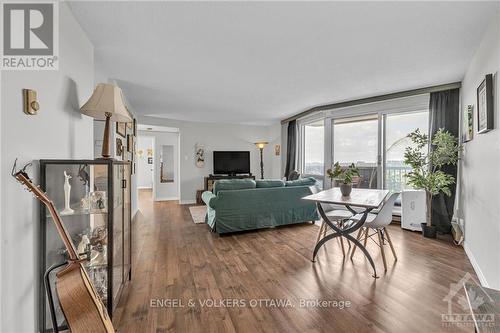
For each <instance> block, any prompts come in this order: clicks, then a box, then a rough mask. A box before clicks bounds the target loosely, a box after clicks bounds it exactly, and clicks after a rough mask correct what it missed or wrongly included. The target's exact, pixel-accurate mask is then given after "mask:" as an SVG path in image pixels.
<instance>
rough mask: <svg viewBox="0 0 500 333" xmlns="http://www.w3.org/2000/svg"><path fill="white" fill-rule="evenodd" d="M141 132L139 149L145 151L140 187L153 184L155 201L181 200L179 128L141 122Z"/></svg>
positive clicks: (141, 164) (141, 160)
mask: <svg viewBox="0 0 500 333" xmlns="http://www.w3.org/2000/svg"><path fill="white" fill-rule="evenodd" d="M138 132H139V139H138V145H139V149H138V152H139V154H141V153H142V156H141V155H140V156H139V165H138V173H139V176H138V187H139V188H142V189H144V188H150V189H151V190H152V197H153V200H154V201H168V200H180V172H181V170H180V158H179V157H180V133H179V129H178V128H171V127H165V126H148V125H141V124H139V126H138ZM141 144H144V146H141ZM141 150H142V151H141Z"/></svg>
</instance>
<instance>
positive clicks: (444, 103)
mask: <svg viewBox="0 0 500 333" xmlns="http://www.w3.org/2000/svg"><path fill="white" fill-rule="evenodd" d="M459 97H460V92H459V89H451V90H445V91H438V92H433V93H431V94H430V102H429V125H430V127H429V128H430V134H431V137H432V136H434V134H435V133H436V132H437V131H438V130H439V129H440V128H444V129H445V130H447V131H448V132H450V133H451V134H452V135H454V136H455V137H457V138H458V131H459V130H458V128H459V117H460V111H459V100H460V98H459ZM432 149H433V147H432V145H431V150H432ZM442 170H443V171H444V172H445V173H447V174H450V175H452V176H453V177H455V179H457V166H445V167H443V169H442ZM455 193H456V184H455V186H452V191H451V196H447V195H445V194H443V193H440V194H438V195H435V196H434V198H433V199H432V225H434V226H436V228H437V230H438V232H441V233H450V232H451V219H452V217H453V206H454V204H455Z"/></svg>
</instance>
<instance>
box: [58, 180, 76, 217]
mask: <svg viewBox="0 0 500 333" xmlns="http://www.w3.org/2000/svg"><path fill="white" fill-rule="evenodd" d="M64 178H65V180H64V209H63V211H62V212H61V214H73V213H74V212H75V211H74V210H73V209H71V208H70V207H69V199H70V192H71V185H70V184H69V180H70V179H71V178H72V177H71V176H70V175H68V174H67V173H66V170H64Z"/></svg>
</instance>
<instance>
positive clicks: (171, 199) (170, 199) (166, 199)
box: [155, 197, 179, 201]
mask: <svg viewBox="0 0 500 333" xmlns="http://www.w3.org/2000/svg"><path fill="white" fill-rule="evenodd" d="M174 200H179V197H163V198H161V197H160V198H155V201H174Z"/></svg>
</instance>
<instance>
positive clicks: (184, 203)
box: [179, 200, 196, 205]
mask: <svg viewBox="0 0 500 333" xmlns="http://www.w3.org/2000/svg"><path fill="white" fill-rule="evenodd" d="M179 203H180V204H181V205H192V204H195V203H196V200H180V201H179Z"/></svg>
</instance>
